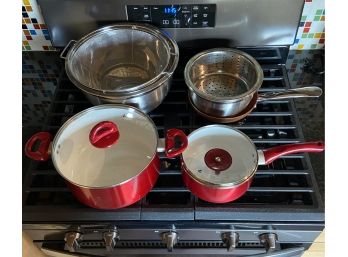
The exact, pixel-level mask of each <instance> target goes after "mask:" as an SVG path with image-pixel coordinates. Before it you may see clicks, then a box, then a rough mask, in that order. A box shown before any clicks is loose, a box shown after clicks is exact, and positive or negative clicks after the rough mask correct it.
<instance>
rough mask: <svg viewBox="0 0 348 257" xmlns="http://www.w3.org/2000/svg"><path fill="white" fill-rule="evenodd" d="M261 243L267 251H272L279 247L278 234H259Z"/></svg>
mask: <svg viewBox="0 0 348 257" xmlns="http://www.w3.org/2000/svg"><path fill="white" fill-rule="evenodd" d="M259 238H260V241H261V243H262V244H263V245H264V246H265V248H266V251H267V252H272V251H274V250H277V249H278V248H279V243H278V236H277V234H275V233H265V234H261V235H260V236H259Z"/></svg>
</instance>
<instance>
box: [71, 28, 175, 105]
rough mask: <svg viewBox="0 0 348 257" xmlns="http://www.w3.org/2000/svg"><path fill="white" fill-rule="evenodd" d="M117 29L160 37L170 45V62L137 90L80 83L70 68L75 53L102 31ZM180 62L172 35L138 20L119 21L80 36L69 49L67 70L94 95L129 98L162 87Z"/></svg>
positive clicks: (72, 77)
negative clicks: (115, 89) (119, 89)
mask: <svg viewBox="0 0 348 257" xmlns="http://www.w3.org/2000/svg"><path fill="white" fill-rule="evenodd" d="M117 29H136V30H140V31H143V32H146V33H149V34H151V35H153V36H155V37H157V38H158V39H160V40H161V41H162V42H163V43H164V44H165V45H166V46H167V47H168V62H167V65H166V66H165V67H164V68H163V69H162V71H161V72H160V73H159V74H158V75H156V76H155V77H154V78H152V79H151V80H149V81H147V82H145V83H143V84H142V85H140V88H138V89H136V90H130V91H129V92H112V91H105V90H99V89H94V88H91V87H88V86H85V85H83V84H82V83H80V82H79V81H78V80H77V79H76V78H75V76H74V75H73V74H72V72H71V71H70V69H69V63H70V62H71V60H72V59H73V55H74V53H75V52H76V51H77V50H78V49H79V47H80V46H82V45H83V44H84V43H85V42H87V41H88V40H90V39H91V38H93V37H94V36H95V35H98V34H100V33H103V32H105V31H108V30H117ZM178 62H179V47H178V45H177V43H176V42H175V40H174V39H173V38H172V36H171V35H170V34H169V33H167V32H165V31H163V30H161V29H159V28H157V27H155V26H153V25H150V24H143V23H136V22H122V23H117V24H113V25H109V26H105V27H102V28H100V29H97V30H94V31H92V32H90V33H89V34H87V35H85V36H83V37H82V38H80V39H79V40H78V41H77V42H76V43H75V44H74V45H73V46H72V47H71V48H70V49H69V51H68V53H67V56H66V59H65V71H66V74H67V76H68V78H69V79H70V80H71V81H72V82H73V84H74V85H75V86H77V87H78V88H79V89H80V90H82V91H84V92H86V93H88V94H91V95H94V96H98V97H103V98H109V99H120V100H121V99H128V98H132V97H135V96H140V95H142V94H145V93H147V92H149V91H151V90H154V89H156V88H158V87H160V86H161V85H162V84H163V83H165V82H166V81H167V80H168V79H169V78H170V77H171V76H172V74H173V73H174V70H175V69H176V67H177V65H178Z"/></svg>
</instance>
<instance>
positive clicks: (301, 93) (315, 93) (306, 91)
mask: <svg viewBox="0 0 348 257" xmlns="http://www.w3.org/2000/svg"><path fill="white" fill-rule="evenodd" d="M322 93H323V90H321V88H320V87H301V88H295V89H289V90H284V91H280V92H267V93H262V94H259V95H258V98H257V101H258V102H261V101H265V100H277V99H286V98H300V97H319V96H321V95H322Z"/></svg>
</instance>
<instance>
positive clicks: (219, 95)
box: [185, 48, 263, 117]
mask: <svg viewBox="0 0 348 257" xmlns="http://www.w3.org/2000/svg"><path fill="white" fill-rule="evenodd" d="M185 81H186V84H187V86H188V87H189V89H190V93H189V95H190V97H191V100H192V102H193V104H194V105H195V107H197V108H198V109H199V110H201V111H203V112H205V113H207V114H211V115H214V116H218V117H226V116H233V115H236V114H238V113H239V112H241V111H242V110H243V109H244V108H245V107H246V106H248V104H249V102H250V101H251V99H252V97H253V95H254V93H256V92H257V90H258V89H259V88H260V86H261V84H262V81H263V71H262V68H261V66H260V65H259V64H258V62H257V61H256V60H255V59H254V58H253V57H251V56H250V55H248V54H246V53H244V52H242V51H239V50H236V49H230V48H214V49H209V50H206V51H204V52H201V53H199V54H197V55H195V56H194V57H192V58H191V59H190V61H189V62H188V63H187V65H186V67H185Z"/></svg>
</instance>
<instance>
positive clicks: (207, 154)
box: [181, 125, 324, 203]
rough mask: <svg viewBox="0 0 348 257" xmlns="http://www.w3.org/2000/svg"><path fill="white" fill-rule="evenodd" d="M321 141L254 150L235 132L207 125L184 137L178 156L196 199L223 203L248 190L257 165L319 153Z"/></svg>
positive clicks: (250, 142) (245, 136)
mask: <svg viewBox="0 0 348 257" xmlns="http://www.w3.org/2000/svg"><path fill="white" fill-rule="evenodd" d="M323 150H324V143H323V142H307V143H299V144H291V145H283V146H276V147H273V148H269V149H267V150H257V149H256V147H255V145H254V143H253V142H252V141H251V140H250V138H249V137H248V136H247V135H245V134H244V133H242V132H241V131H239V130H237V129H233V128H231V127H229V126H224V125H210V126H205V127H201V128H199V129H197V130H195V131H193V132H192V133H191V134H190V135H189V136H188V147H187V148H186V150H185V151H184V152H183V153H182V155H181V164H182V166H181V167H182V176H183V180H184V183H185V185H186V186H187V188H188V189H189V190H190V191H191V192H192V193H193V194H194V195H196V196H197V197H198V198H200V199H202V200H205V201H208V202H212V203H226V202H230V201H233V200H236V199H238V198H239V197H241V196H242V195H243V194H244V193H245V192H246V191H247V190H248V188H249V186H250V184H251V182H252V179H253V177H254V175H255V173H256V170H257V167H258V165H266V164H269V163H271V162H273V161H274V160H276V159H277V158H279V157H280V156H283V155H287V154H292V153H300V152H321V151H323Z"/></svg>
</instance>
